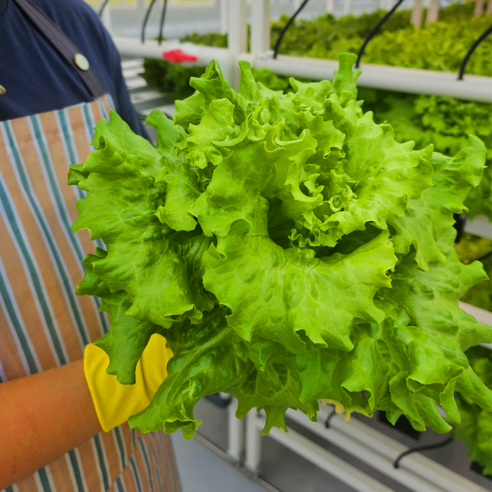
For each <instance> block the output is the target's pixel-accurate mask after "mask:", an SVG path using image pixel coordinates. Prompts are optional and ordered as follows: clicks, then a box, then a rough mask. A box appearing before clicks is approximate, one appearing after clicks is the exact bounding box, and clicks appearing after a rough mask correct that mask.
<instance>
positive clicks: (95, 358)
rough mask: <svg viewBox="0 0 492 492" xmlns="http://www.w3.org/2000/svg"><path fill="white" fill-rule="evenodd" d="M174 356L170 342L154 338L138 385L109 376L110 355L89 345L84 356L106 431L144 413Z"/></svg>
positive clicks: (140, 363) (140, 369)
mask: <svg viewBox="0 0 492 492" xmlns="http://www.w3.org/2000/svg"><path fill="white" fill-rule="evenodd" d="M172 356H173V353H172V352H171V350H170V349H169V348H167V347H166V339H165V338H164V337H163V336H161V335H158V334H154V335H152V336H151V337H150V340H149V343H148V345H147V347H146V348H145V350H144V352H143V354H142V357H140V360H139V361H138V364H137V369H136V371H135V379H136V381H135V384H128V385H125V384H120V383H118V381H116V376H111V375H109V374H107V373H106V369H107V368H108V365H109V356H108V354H106V352H104V350H103V349H101V348H99V347H97V346H96V345H94V344H92V343H91V344H89V345H87V346H86V348H85V353H84V373H85V379H86V380H87V384H88V385H89V390H90V392H91V395H92V401H93V402H94V407H95V409H96V413H97V417H98V418H99V423H100V424H101V427H102V429H103V430H104V432H109V431H110V430H111V429H113V428H114V427H117V426H118V425H120V424H122V423H123V422H126V421H127V420H128V417H130V416H131V415H134V414H136V413H138V412H140V411H141V410H143V409H144V408H145V407H146V406H147V405H148V404H149V403H150V400H151V399H152V397H153V396H154V394H155V392H156V391H157V389H158V388H159V386H160V385H161V383H162V382H163V381H164V379H166V377H167V369H166V368H167V363H168V361H169V359H170V358H171V357H172Z"/></svg>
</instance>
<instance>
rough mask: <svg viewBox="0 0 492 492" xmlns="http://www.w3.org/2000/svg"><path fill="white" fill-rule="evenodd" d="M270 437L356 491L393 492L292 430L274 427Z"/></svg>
mask: <svg viewBox="0 0 492 492" xmlns="http://www.w3.org/2000/svg"><path fill="white" fill-rule="evenodd" d="M264 422H265V419H264V417H263V416H262V418H261V419H259V423H260V424H261V425H262V424H264ZM269 436H270V437H271V438H273V439H275V440H276V441H279V442H280V443H282V444H283V445H284V446H286V447H288V448H289V449H292V450H293V451H294V452H295V453H297V454H299V455H301V456H303V457H304V458H306V459H307V460H308V461H310V462H311V463H314V464H315V465H317V466H318V467H319V468H321V469H322V470H324V471H326V472H328V473H329V474H330V475H332V476H333V477H336V478H338V479H339V480H341V481H342V482H344V483H346V484H348V485H349V486H350V487H352V488H353V489H354V490H357V491H359V492H393V491H392V489H390V488H389V487H387V486H386V485H384V484H382V483H381V482H378V481H377V480H375V479H374V478H372V477H370V476H369V475H367V474H365V473H363V472H361V471H359V470H358V469H357V468H356V467H355V466H352V465H350V464H349V463H347V462H346V461H343V460H342V459H340V458H338V457H336V456H335V455H333V454H332V453H330V452H329V451H327V450H326V449H324V448H322V447H321V446H318V445H317V444H315V443H314V442H313V441H311V440H310V439H308V438H307V437H304V436H302V435H301V434H299V433H297V432H296V431H294V430H292V429H290V428H289V429H288V433H286V432H285V431H284V430H282V429H277V428H275V427H274V428H272V429H271V430H270V433H269Z"/></svg>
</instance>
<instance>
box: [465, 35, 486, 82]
mask: <svg viewBox="0 0 492 492" xmlns="http://www.w3.org/2000/svg"><path fill="white" fill-rule="evenodd" d="M491 32H492V26H490V27H489V28H488V29H487V30H486V31H485V32H484V33H483V34H482V35H481V36H480V37H479V38H478V39H477V40H476V41H475V42H474V43H473V44H472V47H471V48H470V49H469V50H468V53H467V54H466V55H465V58H463V61H462V62H461V67H460V71H459V73H458V80H463V75H465V68H466V65H467V63H468V60H469V59H470V57H471V56H472V55H473V52H474V51H475V50H476V49H477V47H478V45H479V44H480V43H481V42H482V41H483V40H484V39H485V38H486V37H487V36H488V35H489V34H490V33H491Z"/></svg>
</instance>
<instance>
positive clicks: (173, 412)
mask: <svg viewBox="0 0 492 492" xmlns="http://www.w3.org/2000/svg"><path fill="white" fill-rule="evenodd" d="M354 61H355V57H354V56H353V55H348V54H347V55H343V56H341V57H340V68H339V70H338V71H337V73H336V74H335V78H334V80H333V83H331V82H329V81H323V82H320V83H304V82H299V81H296V80H294V79H291V80H290V85H291V88H292V91H291V92H288V93H286V94H282V93H280V92H275V91H272V90H270V89H267V88H266V87H265V86H264V85H263V84H261V83H257V82H256V81H255V79H254V75H253V72H252V71H251V68H250V66H249V64H247V63H245V62H241V64H240V68H241V72H242V76H241V82H240V84H239V87H238V90H237V92H236V91H234V90H233V89H232V88H231V87H230V85H229V84H228V82H227V81H226V80H225V78H224V76H223V74H222V72H221V70H220V67H219V66H218V64H217V63H216V62H212V63H211V64H210V66H209V67H208V68H207V69H206V71H205V73H204V74H203V76H202V77H201V78H200V79H192V80H191V82H190V84H191V86H192V87H193V88H195V89H196V92H195V93H194V94H193V95H192V96H191V97H190V98H188V99H186V100H185V101H181V102H180V103H178V104H177V109H178V113H177V114H176V115H175V118H174V122H172V121H170V120H168V119H167V118H165V117H164V116H163V115H162V114H161V113H159V112H158V111H156V112H153V113H152V114H151V116H150V118H149V120H148V121H149V122H150V123H151V124H152V125H154V126H155V127H156V128H157V131H158V142H157V146H156V148H154V147H152V146H151V145H150V144H149V143H148V142H146V141H145V140H143V139H141V138H140V137H137V136H135V135H133V134H132V132H131V130H130V129H129V128H128V126H126V125H125V124H124V123H123V122H122V121H121V119H120V118H119V117H118V116H117V115H116V114H114V113H112V114H111V119H110V122H109V123H107V122H105V121H101V122H99V123H98V125H97V128H96V137H95V140H94V146H95V147H97V150H95V151H94V152H93V153H92V154H91V155H90V156H89V158H88V159H87V161H86V163H84V164H83V165H81V166H80V165H79V166H77V167H75V168H73V170H72V173H71V177H70V181H71V182H73V183H77V184H78V186H79V187H80V188H82V189H83V190H85V191H87V197H86V198H85V199H83V200H80V201H79V202H78V210H79V219H78V220H77V221H76V223H75V224H74V230H80V229H82V228H87V229H89V230H90V231H91V235H92V237H93V238H101V239H102V240H103V241H104V243H105V244H106V247H107V254H106V253H105V252H102V251H100V250H98V251H97V252H96V255H92V256H89V257H87V258H86V259H85V260H84V263H85V265H86V267H87V271H86V278H85V279H84V281H83V282H82V284H81V285H80V286H79V289H78V293H79V294H81V295H82V294H85V295H99V296H100V297H101V299H102V301H103V304H102V308H103V309H106V310H107V311H108V314H109V316H110V319H111V322H112V327H111V330H110V331H109V333H108V334H107V335H106V336H105V337H103V339H101V340H100V341H99V342H97V343H98V344H99V345H100V346H101V347H102V348H103V349H104V350H105V351H106V352H107V353H108V354H109V357H110V360H111V365H110V367H109V369H108V371H109V372H110V373H111V374H116V375H117V377H118V380H119V381H121V382H122V383H126V384H127V383H132V382H133V380H132V373H133V372H134V368H135V364H136V361H138V359H139V357H140V355H141V353H142V350H143V349H144V348H145V345H146V343H147V342H148V339H149V337H150V335H151V334H152V333H155V332H159V333H160V334H162V335H164V336H165V337H166V339H167V342H168V346H169V347H170V348H171V349H172V351H173V354H174V356H173V358H172V359H171V360H170V362H169V365H168V377H167V379H166V380H165V381H163V383H162V385H161V387H160V388H159V390H158V391H157V393H156V394H155V396H154V398H153V400H152V401H151V403H150V404H149V406H148V407H147V408H146V409H144V410H143V411H142V412H140V413H139V414H137V415H135V416H132V417H131V418H130V420H129V422H130V425H131V426H133V427H138V428H139V429H142V430H143V431H146V432H147V431H153V430H157V429H160V428H163V429H164V430H165V431H166V432H174V431H176V430H177V429H178V428H181V429H182V431H183V435H184V436H185V437H186V438H190V437H192V436H193V433H194V432H195V430H196V428H197V426H198V425H199V424H200V421H198V420H196V419H195V418H194V414H193V409H194V406H195V405H196V403H197V402H198V401H199V400H200V398H203V397H204V396H206V395H208V394H211V393H216V392H218V391H224V392H228V393H230V394H232V395H234V396H235V397H236V398H237V399H238V416H240V417H242V416H244V415H245V414H246V413H247V412H248V411H249V410H251V409H252V408H255V407H256V408H258V409H261V408H263V409H264V410H265V412H266V415H267V420H266V427H265V430H264V431H265V432H268V430H269V429H270V428H271V427H272V426H278V427H284V428H285V423H284V414H285V411H286V410H287V409H288V408H295V409H299V410H301V411H303V412H305V413H306V414H308V415H309V417H310V418H311V419H313V420H314V419H315V418H316V411H317V409H318V401H319V400H330V401H334V402H337V406H338V408H343V409H345V411H346V412H347V415H350V413H351V412H353V411H359V412H363V413H365V414H367V415H372V414H373V413H374V412H375V411H376V410H384V411H386V412H387V414H388V418H389V419H390V420H391V421H392V422H394V421H395V420H396V419H397V418H398V416H399V415H402V414H403V415H405V416H406V417H407V418H408V419H409V420H410V422H411V423H412V425H413V426H414V427H415V428H416V429H418V430H424V429H425V428H426V427H431V428H433V429H435V430H437V431H439V432H447V431H448V430H449V424H448V423H446V422H445V421H444V420H443V419H442V418H441V417H440V414H439V412H438V410H437V405H441V406H442V407H443V408H444V409H445V410H446V412H447V413H448V415H449V416H450V418H451V419H452V420H453V421H455V422H458V421H459V419H460V414H459V411H458V409H457V407H456V402H455V398H454V392H455V391H457V392H459V393H460V394H461V395H463V396H464V397H466V398H468V399H469V400H470V401H473V402H474V404H477V405H478V406H479V407H480V408H482V409H483V410H485V411H490V409H491V408H492V392H491V391H490V390H489V389H488V388H487V386H486V385H484V384H483V383H482V382H481V381H480V379H479V378H478V377H477V376H476V374H475V372H473V370H471V369H470V367H469V364H468V360H467V357H466V355H465V354H464V351H465V350H467V349H468V348H469V347H472V346H474V345H477V344H480V343H483V342H487V341H491V340H492V334H491V332H492V330H491V329H490V328H489V327H486V326H483V325H480V324H479V323H477V322H476V321H475V320H474V319H473V318H472V317H471V316H469V315H467V314H466V313H464V312H463V311H461V310H460V309H459V306H458V299H459V298H460V297H462V296H463V294H464V293H465V291H466V290H467V289H468V288H469V287H471V286H472V285H473V284H475V283H477V282H480V281H482V279H483V278H485V277H484V274H483V271H482V269H481V266H480V264H478V263H473V264H471V265H467V266H466V265H463V264H461V263H460V262H459V261H458V259H457V256H456V254H455V253H454V250H453V239H454V229H453V227H452V214H453V213H454V212H455V211H456V210H462V209H463V200H464V199H466V196H467V193H468V192H469V191H470V189H471V188H472V187H474V186H476V185H477V183H478V180H479V178H480V175H481V173H482V169H483V160H484V152H483V145H482V144H481V143H480V142H479V141H478V139H475V138H473V137H471V138H470V141H469V143H468V144H467V145H466V146H465V147H464V149H463V150H462V151H460V153H458V155H457V156H455V157H454V158H453V159H450V158H448V157H444V156H440V155H434V156H432V151H431V148H430V147H429V148H426V149H424V150H420V151H414V150H413V144H412V143H397V142H396V141H395V139H394V136H393V131H392V129H391V127H390V126H389V125H387V124H383V125H378V124H376V123H375V122H374V121H373V118H372V114H371V113H366V114H364V113H363V111H362V110H361V108H360V103H359V102H357V100H356V98H357V93H356V82H357V78H358V76H359V72H354V71H352V68H351V67H352V65H353V63H354ZM441 219H442V220H441ZM427 236H429V237H427ZM413 238H415V240H414V239H413ZM156 363H159V362H158V361H156Z"/></svg>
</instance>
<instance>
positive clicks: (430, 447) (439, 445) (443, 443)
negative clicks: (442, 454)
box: [393, 430, 454, 468]
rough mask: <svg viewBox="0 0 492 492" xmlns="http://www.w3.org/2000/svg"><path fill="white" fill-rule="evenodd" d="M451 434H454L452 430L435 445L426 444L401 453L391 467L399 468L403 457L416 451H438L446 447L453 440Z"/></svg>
mask: <svg viewBox="0 0 492 492" xmlns="http://www.w3.org/2000/svg"><path fill="white" fill-rule="evenodd" d="M453 432H454V430H452V431H451V433H450V434H449V436H448V437H447V439H446V440H444V441H442V442H438V443H436V444H427V445H425V446H415V447H414V448H410V449H407V450H406V451H403V453H401V454H400V456H398V458H396V460H395V462H394V463H393V466H394V467H395V468H399V467H400V460H401V459H402V458H403V457H405V456H407V455H409V454H411V453H416V452H417V451H427V450H429V449H438V448H442V447H444V446H447V445H448V444H450V443H451V441H452V440H453Z"/></svg>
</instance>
